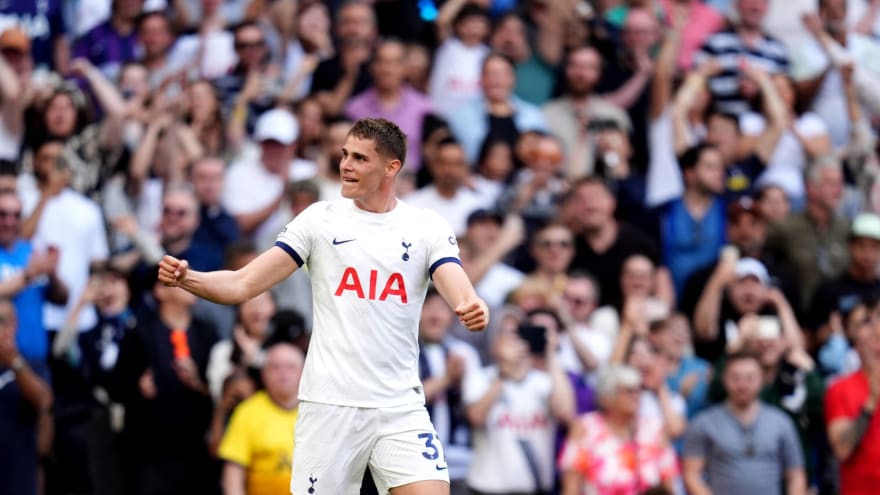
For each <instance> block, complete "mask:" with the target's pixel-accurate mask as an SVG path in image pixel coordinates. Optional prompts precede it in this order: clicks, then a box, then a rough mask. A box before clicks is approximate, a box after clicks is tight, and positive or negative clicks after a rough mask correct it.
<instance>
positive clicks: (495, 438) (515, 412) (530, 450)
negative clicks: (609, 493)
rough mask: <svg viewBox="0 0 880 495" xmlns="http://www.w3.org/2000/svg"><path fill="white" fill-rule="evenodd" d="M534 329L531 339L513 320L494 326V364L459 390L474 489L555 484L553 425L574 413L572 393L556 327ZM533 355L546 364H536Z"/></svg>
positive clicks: (489, 490)
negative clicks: (558, 351)
mask: <svg viewBox="0 0 880 495" xmlns="http://www.w3.org/2000/svg"><path fill="white" fill-rule="evenodd" d="M532 330H533V332H532V335H531V337H532V338H531V339H530V341H529V342H531V343H532V344H531V345H530V344H529V342H527V341H526V340H524V339H523V337H522V336H520V332H519V331H518V329H517V323H516V320H511V321H509V322H507V323H506V324H504V325H503V326H499V327H498V328H496V329H495V332H496V333H495V334H494V335H493V339H494V342H493V344H492V351H493V357H494V358H495V363H496V364H495V365H492V366H488V367H486V368H483V369H482V370H479V371H476V372H474V373H470V374H469V375H468V376H466V377H465V382H464V385H463V391H462V394H463V400H464V403H465V404H466V405H467V416H468V419H469V420H470V423H471V426H472V427H473V434H474V440H473V441H474V444H473V445H474V457H473V462H472V464H471V469H470V472H469V473H468V479H467V483H468V486H469V487H470V488H471V490H473V491H476V492H477V493H482V494H489V493H513V492H524V493H529V492H546V491H549V490H550V489H551V488H552V487H553V482H554V471H555V469H554V466H553V452H554V440H555V437H556V427H557V425H558V424H566V423H568V422H569V421H570V420H571V419H572V418H573V416H574V408H575V404H574V395H573V392H572V389H571V384H570V383H569V379H568V376H566V374H565V372H564V371H563V370H562V368H561V367H560V366H559V363H558V361H557V359H556V347H557V345H558V335H557V334H556V333H554V332H553V331H552V330H553V329H549V330H548V329H546V328H540V327H537V328H532ZM540 342H543V346H542V345H541V344H539V343H540ZM542 358H543V359H542ZM536 360H541V361H542V362H544V363H545V365H546V367H545V369H543V370H542V369H539V368H537V366H536V364H535V361H536Z"/></svg>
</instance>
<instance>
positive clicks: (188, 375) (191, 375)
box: [171, 357, 207, 393]
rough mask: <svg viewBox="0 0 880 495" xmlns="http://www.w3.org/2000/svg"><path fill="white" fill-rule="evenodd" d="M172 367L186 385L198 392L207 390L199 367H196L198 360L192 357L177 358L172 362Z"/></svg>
mask: <svg viewBox="0 0 880 495" xmlns="http://www.w3.org/2000/svg"><path fill="white" fill-rule="evenodd" d="M171 368H172V369H173V370H174V373H175V374H176V375H177V378H178V379H179V380H180V382H181V383H183V385H184V386H186V387H188V388H190V389H192V390H195V391H196V392H200V393H206V392H207V387H205V384H204V383H203V382H202V379H201V377H199V369H198V368H197V367H196V362H195V361H193V359H192V358H191V357H188V358H178V359H175V360H174V362H172V363H171Z"/></svg>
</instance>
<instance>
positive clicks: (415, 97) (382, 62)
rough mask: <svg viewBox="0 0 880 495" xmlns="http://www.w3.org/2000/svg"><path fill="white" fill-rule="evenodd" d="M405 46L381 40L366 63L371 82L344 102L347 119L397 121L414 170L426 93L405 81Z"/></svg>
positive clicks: (427, 106)
mask: <svg viewBox="0 0 880 495" xmlns="http://www.w3.org/2000/svg"><path fill="white" fill-rule="evenodd" d="M405 57H406V47H405V46H404V44H403V43H402V42H400V41H394V40H389V41H383V42H381V43H379V44H378V46H377V47H376V53H375V55H374V56H373V60H372V61H371V62H370V74H371V75H372V77H373V85H372V86H371V87H369V88H367V89H366V90H364V91H363V92H361V93H360V94H359V95H357V96H355V97H353V98H352V99H350V100H349V101H348V103H347V104H346V105H345V115H346V116H347V117H348V118H349V119H351V120H359V119H363V118H366V117H382V118H386V119H388V120H391V121H394V122H397V124H398V125H399V126H400V129H401V130H403V132H404V133H406V135H407V144H406V167H407V168H408V169H411V170H413V171H418V170H419V168H420V167H421V166H422V163H421V156H420V152H421V149H422V142H421V136H422V122H423V121H424V119H425V115H427V114H428V113H431V111H432V105H431V101H430V100H429V99H428V97H427V96H425V95H422V94H421V93H419V92H417V91H416V90H414V89H413V88H412V87H410V86H409V85H408V84H406V80H405V76H406V74H405V70H406V67H405V65H404V61H405Z"/></svg>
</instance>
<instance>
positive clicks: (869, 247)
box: [809, 213, 880, 347]
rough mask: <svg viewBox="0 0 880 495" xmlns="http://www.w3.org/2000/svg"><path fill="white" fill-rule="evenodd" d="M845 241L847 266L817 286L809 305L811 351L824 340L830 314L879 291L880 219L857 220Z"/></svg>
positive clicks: (866, 216) (863, 216)
mask: <svg viewBox="0 0 880 495" xmlns="http://www.w3.org/2000/svg"><path fill="white" fill-rule="evenodd" d="M847 241H848V242H847V252H848V258H849V262H848V263H847V266H846V269H845V271H844V272H843V273H841V274H840V275H839V276H837V277H835V278H832V279H830V280H827V281H826V282H824V283H822V284H821V285H819V287H818V288H817V289H816V293H815V294H813V298H812V302H811V303H810V305H809V308H810V312H809V322H810V323H809V329H810V330H812V331H813V335H812V337H813V339H812V344H813V345H814V346H815V347H819V346H821V345H822V344H824V343H825V341H826V340H827V339H828V332H829V331H830V328H829V319H830V318H831V315H832V313H834V312H836V311H841V309H844V308H846V307H847V306H851V305H852V301H854V300H861V299H862V298H863V297H865V296H868V295H870V294H874V293H877V292H878V291H880V273H878V268H880V217H878V216H877V215H875V214H873V213H862V214H860V215H859V216H857V217H856V219H855V220H854V221H853V223H852V227H851V229H850V232H849V237H848V239H847Z"/></svg>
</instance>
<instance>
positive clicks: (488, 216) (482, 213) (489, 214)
mask: <svg viewBox="0 0 880 495" xmlns="http://www.w3.org/2000/svg"><path fill="white" fill-rule="evenodd" d="M484 220H492V221H494V222H495V223H497V224H498V225H501V224H502V223H504V215H502V214H501V212H500V211H498V210H494V209H493V210H489V209H486V208H480V209H479V210H475V211H474V212H473V213H471V214H470V215H468V217H467V226H468V227H470V226H471V225H473V224H475V223H477V222H482V221H484Z"/></svg>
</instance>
